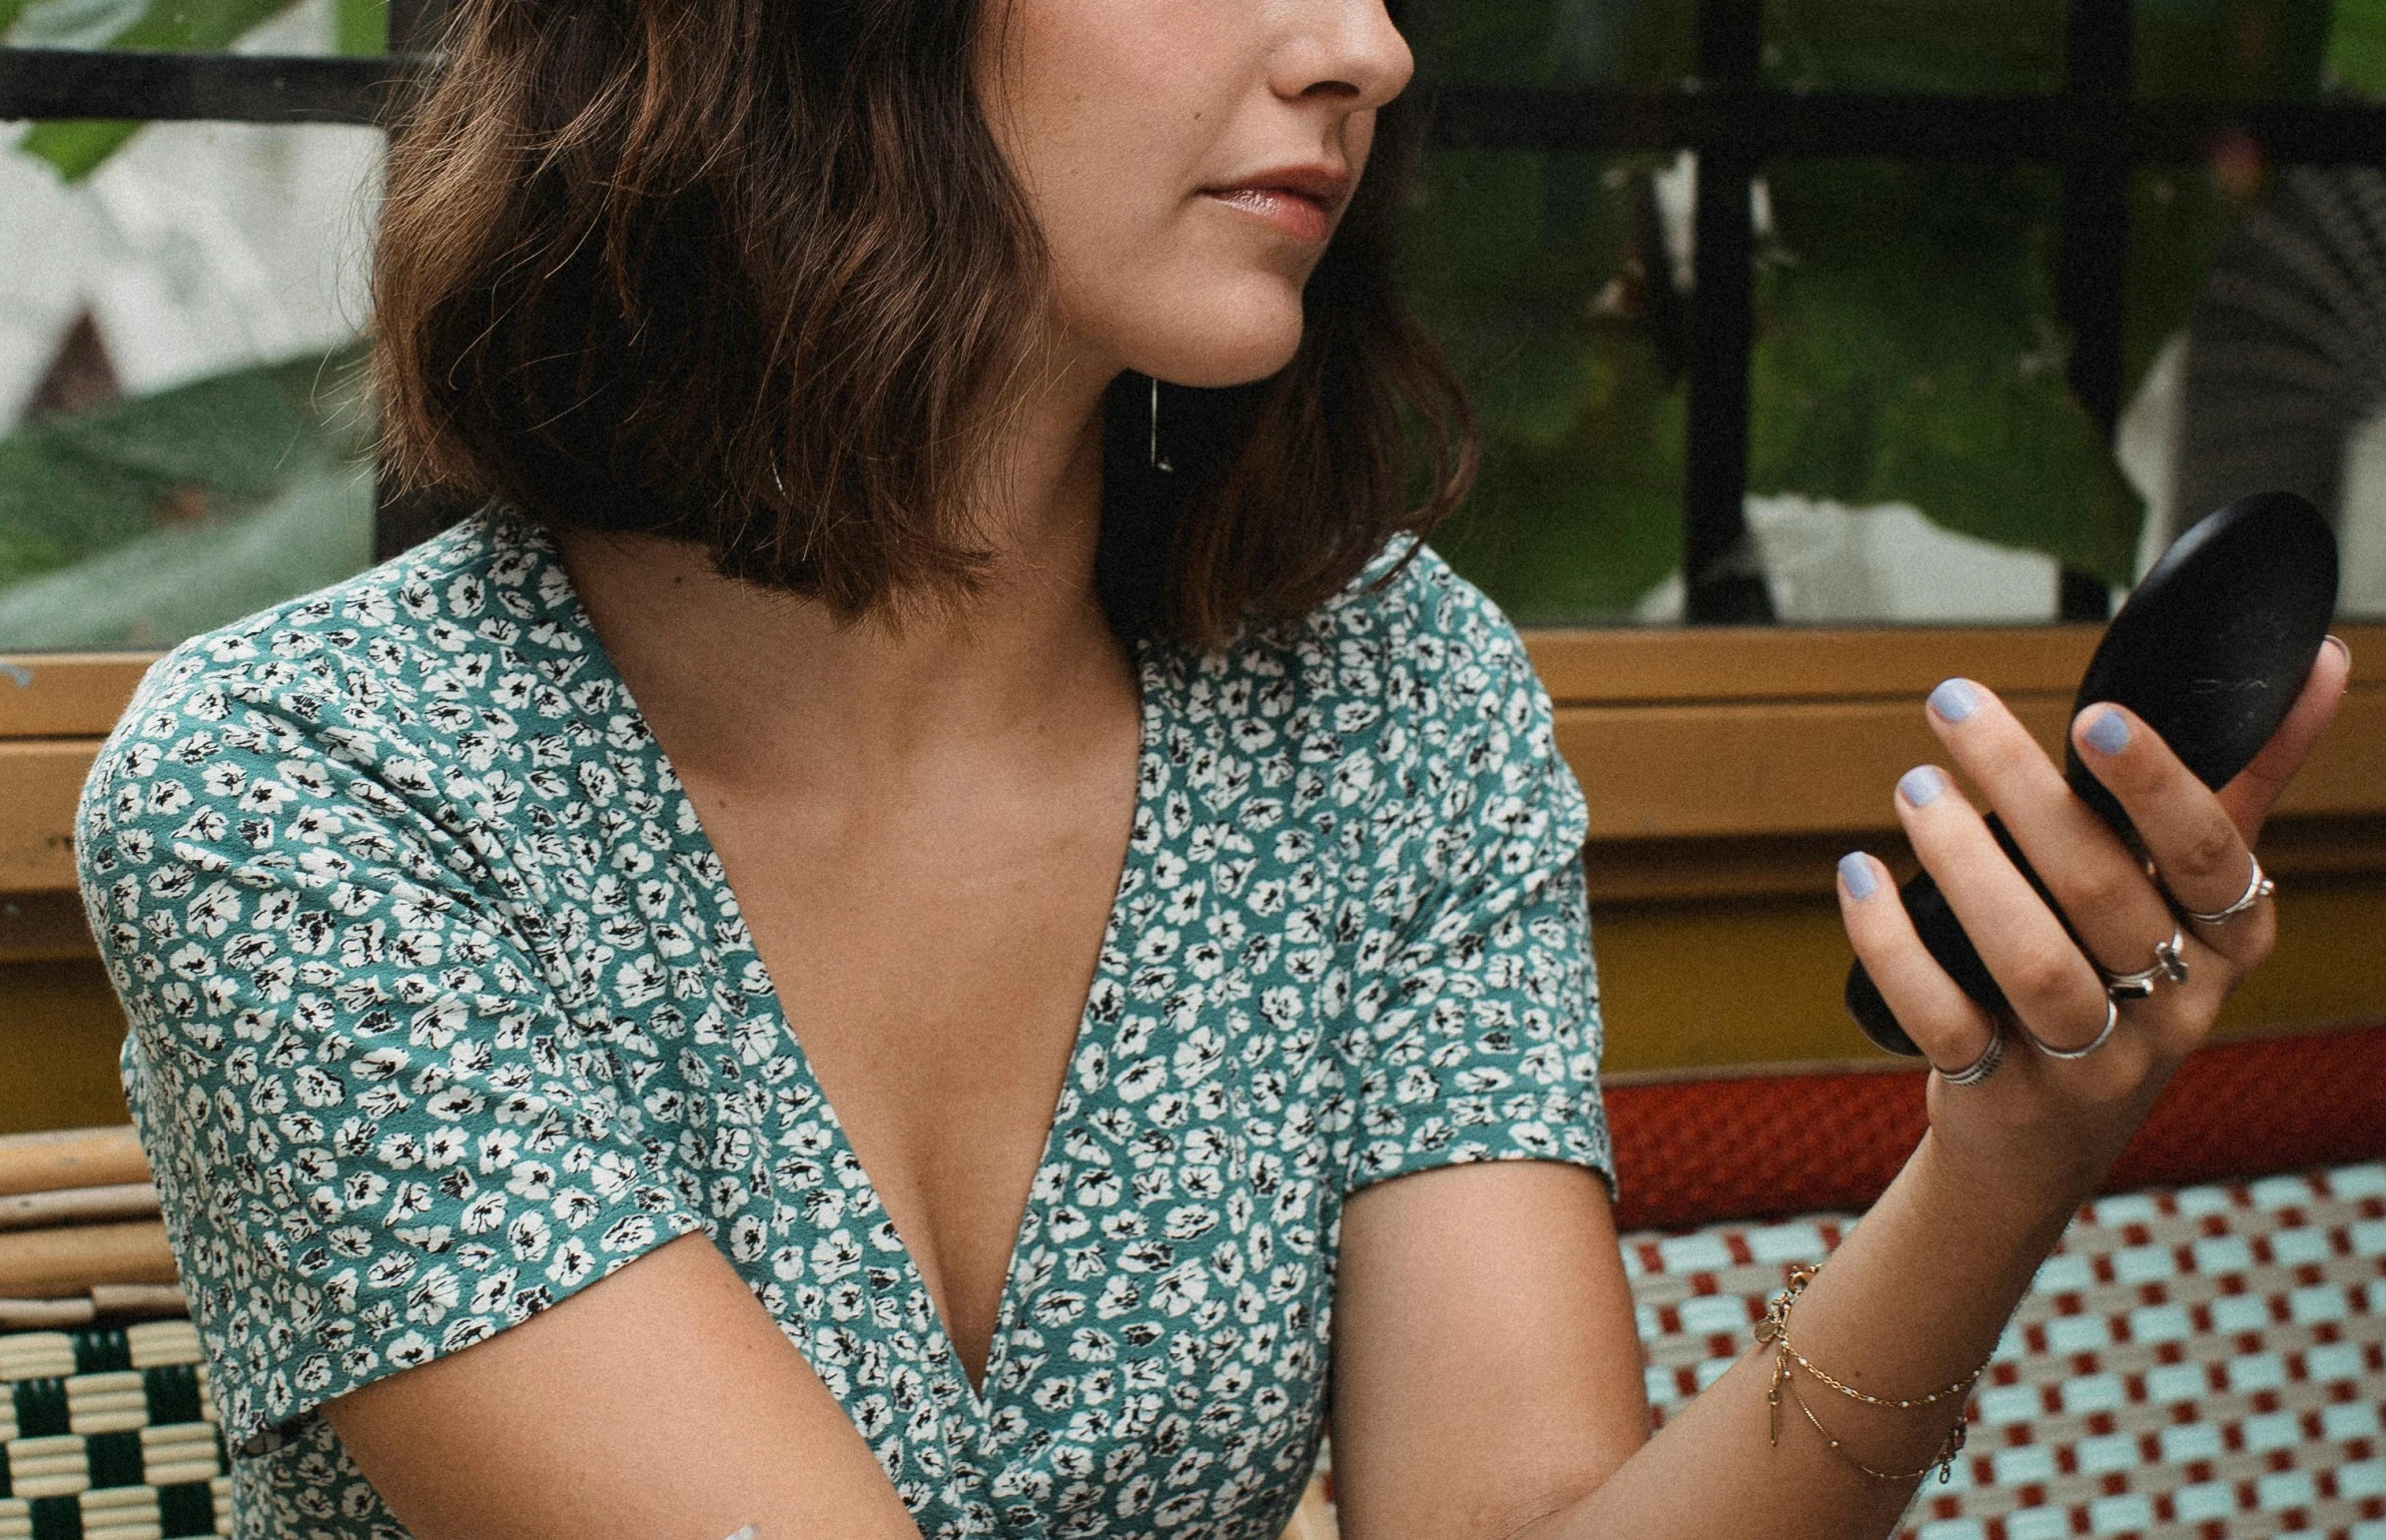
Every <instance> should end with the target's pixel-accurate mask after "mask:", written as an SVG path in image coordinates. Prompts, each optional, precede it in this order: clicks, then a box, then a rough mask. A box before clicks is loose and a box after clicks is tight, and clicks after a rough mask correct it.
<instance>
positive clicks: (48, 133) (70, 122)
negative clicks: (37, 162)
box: [17, 118, 141, 182]
mask: <svg viewBox="0 0 2386 1540" xmlns="http://www.w3.org/2000/svg"><path fill="white" fill-rule="evenodd" d="M140 132H141V125H140V124H138V123H123V122H117V121H114V120H111V119H104V118H63V119H59V118H54V119H51V120H50V121H48V122H45V123H36V124H35V125H33V127H32V128H31V129H30V130H28V131H27V132H26V134H25V136H24V137H23V138H22V139H19V140H18V141H17V148H18V149H19V150H21V151H23V152H24V153H26V154H27V155H31V156H35V157H38V158H39V159H41V160H45V161H48V162H49V163H50V165H51V166H52V167H53V168H55V169H56V170H57V172H58V175H59V176H60V177H62V178H64V179H65V180H67V181H69V182H80V181H82V180H83V179H84V178H85V177H88V176H90V175H91V174H92V173H93V172H95V171H97V170H99V168H100V165H101V163H103V162H104V161H106V160H107V159H108V157H109V156H111V155H114V154H115V153H116V152H117V151H119V150H121V149H123V148H124V146H125V142H126V141H127V140H130V139H131V138H132V137H133V136H134V135H135V134H138V133H140Z"/></svg>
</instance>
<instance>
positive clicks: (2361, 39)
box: [2328, 0, 2386, 101]
mask: <svg viewBox="0 0 2386 1540" xmlns="http://www.w3.org/2000/svg"><path fill="white" fill-rule="evenodd" d="M2328 75H2329V77H2330V78H2331V79H2332V80H2334V81H2335V82H2336V83H2337V84H2338V85H2340V86H2342V87H2343V88H2344V89H2346V90H2348V91H2353V92H2356V93H2358V94H2360V95H2362V96H2365V97H2369V98H2370V99H2372V100H2373V101H2374V100H2379V99H2386V0H2336V14H2335V17H2334V23H2333V25H2332V27H2331V28H2330V30H2329V33H2328Z"/></svg>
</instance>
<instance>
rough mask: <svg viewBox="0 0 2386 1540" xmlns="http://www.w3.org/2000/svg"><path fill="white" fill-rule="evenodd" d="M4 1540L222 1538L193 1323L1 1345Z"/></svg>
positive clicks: (217, 1467) (47, 1335) (211, 1420)
mask: <svg viewBox="0 0 2386 1540" xmlns="http://www.w3.org/2000/svg"><path fill="white" fill-rule="evenodd" d="M0 1388H4V1389H5V1390H6V1391H7V1396H6V1398H5V1399H4V1400H0V1436H4V1437H5V1457H4V1458H0V1540H174V1537H178V1536H190V1535H219V1534H230V1533H231V1523H230V1510H229V1507H228V1501H229V1483H228V1482H227V1481H226V1480H225V1479H224V1469H225V1457H224V1448H223V1442H222V1439H221V1437H220V1436H219V1434H218V1431H217V1428H216V1412H215V1403H214V1401H213V1400H212V1398H211V1397H210V1395H209V1393H208V1373H207V1368H206V1366H205V1365H204V1364H203V1363H201V1362H200V1352H199V1334H198V1332H197V1331H195V1330H194V1329H192V1326H191V1323H190V1322H189V1321H182V1320H167V1321H151V1322H148V1323H145V1324H142V1325H137V1326H130V1327H127V1328H125V1329H123V1330H117V1331H79V1332H72V1333H69V1332H63V1331H28V1332H18V1333H15V1334H12V1335H7V1336H0Z"/></svg>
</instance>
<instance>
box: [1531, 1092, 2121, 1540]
mask: <svg viewBox="0 0 2386 1540" xmlns="http://www.w3.org/2000/svg"><path fill="white" fill-rule="evenodd" d="M2082 1195H2084V1194H2082ZM2069 1216H2070V1205H2069V1204H2067V1203H2064V1202H2059V1201H2050V1200H2045V1199H2040V1200H2036V1201H2031V1200H2028V1199H2024V1198H2017V1197H2016V1196H2015V1195H2014V1193H2012V1192H2011V1191H1999V1190H1996V1189H1993V1188H1990V1187H1988V1186H1987V1185H1986V1184H1985V1183H1984V1182H1983V1181H1981V1180H1978V1179H1976V1178H1975V1177H1974V1176H1973V1175H1971V1174H1969V1173H1967V1172H1965V1171H1963V1170H1960V1169H1958V1168H1956V1164H1955V1162H1954V1161H1953V1160H1952V1159H1951V1158H1950V1157H1948V1156H1947V1155H1945V1154H1944V1152H1943V1151H1942V1149H1941V1148H1940V1147H1938V1146H1935V1145H1934V1144H1933V1143H1932V1142H1931V1141H1930V1140H1929V1139H1928V1138H1927V1137H1926V1139H1925V1141H1924V1143H1923V1145H1922V1146H1921V1147H1920V1148H1919V1149H1918V1150H1917V1151H1916V1152H1915V1155H1914V1157H1913V1158H1912V1159H1911V1160H1909V1161H1908V1162H1907V1165H1906V1168H1905V1170H1904V1171H1903V1172H1902V1173H1901V1174H1900V1175H1899V1177H1898V1179H1897V1181H1896V1182H1895V1183H1893V1184H1892V1185H1891V1187H1890V1189H1889V1191H1888V1192H1887V1193H1885V1194H1884V1195H1883V1197H1882V1198H1881V1201H1880V1202H1879V1203H1878V1204H1876V1205H1875V1206H1874V1207H1873V1209H1872V1211H1871V1212H1870V1213H1868V1214H1867V1215H1866V1216H1865V1218H1864V1221H1863V1222H1862V1223H1861V1224H1860V1225H1859V1226H1858V1227H1857V1228H1856V1230H1855V1231H1854V1232H1853V1233H1851V1234H1850V1235H1849V1236H1848V1238H1847V1240H1846V1242H1845V1243H1844V1244H1843V1245H1842V1246H1841V1247H1840V1249H1839V1251H1838V1253H1837V1254H1836V1255H1835V1256H1834V1257H1833V1258H1832V1260H1831V1263H1830V1265H1829V1266H1827V1267H1825V1268H1824V1269H1823V1271H1822V1273H1821V1275H1820V1276H1818V1277H1817V1278H1816V1279H1815V1280H1814V1282H1813V1283H1812V1284H1811V1285H1809V1286H1808V1288H1807V1289H1806V1291H1805V1292H1804V1294H1803V1295H1802V1296H1801V1297H1800V1299H1799V1302H1798V1304H1797V1307H1796V1310H1795V1314H1794V1317H1793V1319H1794V1332H1793V1339H1794V1341H1795V1343H1796V1345H1797V1348H1798V1351H1799V1352H1800V1353H1802V1354H1804V1355H1805V1356H1806V1357H1807V1358H1808V1359H1810V1360H1812V1361H1813V1362H1814V1363H1815V1364H1816V1365H1817V1366H1819V1367H1821V1368H1823V1369H1825V1370H1827V1371H1828V1372H1829V1373H1831V1374H1832V1375H1833V1376H1834V1377H1836V1378H1838V1379H1840V1380H1842V1381H1844V1382H1846V1383H1847V1384H1849V1385H1851V1386H1853V1387H1855V1388H1857V1389H1860V1390H1863V1391H1865V1392H1867V1393H1868V1394H1871V1395H1874V1396H1878V1397H1881V1398H1884V1399H1917V1398H1920V1397H1922V1396H1923V1395H1925V1394H1928V1393H1929V1392H1931V1391H1933V1390H1937V1389H1940V1388H1942V1387H1946V1386H1949V1385H1951V1384H1954V1383H1955V1382H1957V1381H1959V1380H1962V1379H1963V1378H1964V1377H1965V1376H1967V1375H1969V1374H1971V1373H1972V1372H1973V1371H1974V1370H1975V1369H1977V1368H1979V1367H1980V1366H1981V1364H1982V1363H1983V1362H1984V1361H1985V1360H1986V1359H1987V1358H1988V1354H1989V1353H1990V1352H1991V1351H1993V1349H1994V1347H1995V1345H1996V1340H1997V1337H1998V1335H1999V1334H2000V1333H2001V1332H2002V1331H2003V1329H2004V1323H2005V1321H2006V1319H2007V1318H2008V1317H2009V1316H2010V1315H2011V1313H2012V1311H2013V1307H2014V1306H2015V1304H2017V1303H2018V1302H2019V1300H2020V1298H2021V1295H2022V1292H2023V1291H2024V1290H2025V1289H2026V1288H2027V1287H2028V1286H2029V1281H2030V1278H2031V1276H2032V1275H2033V1274H2034V1273H2035V1271H2036V1269H2037V1266H2038V1263H2039V1262H2040V1261H2041V1260H2042V1259H2043V1258H2044V1256H2045V1255H2046V1253H2047V1252H2048V1251H2049V1250H2051V1249H2052V1248H2053V1245H2054V1242H2055V1240H2056V1239H2057V1237H2059V1236H2060V1234H2061V1232H2062V1227H2063V1224H2064V1222H2065V1221H2066V1220H2067V1219H2068V1218H2069ZM1773 1373H1774V1355H1773V1352H1772V1350H1771V1349H1770V1348H1769V1347H1768V1348H1765V1349H1763V1350H1756V1351H1751V1352H1750V1353H1749V1354H1748V1355H1746V1356H1745V1357H1743V1358H1742V1359H1741V1361H1740V1362H1739V1363H1737V1364H1735V1365H1734V1366H1733V1367H1732V1369H1731V1371H1730V1372H1729V1373H1727V1374H1726V1375H1725V1376H1724V1377H1723V1378H1721V1379H1719V1380H1717V1381H1716V1382H1715V1383H1714V1384H1713V1385H1711V1386H1710V1387H1708V1389H1707V1390H1706V1391H1705V1392H1704V1393H1703V1394H1701V1395H1700V1396H1699V1397H1698V1398H1697V1399H1696V1400H1694V1401H1693V1402H1691V1404H1690V1405H1689V1406H1688V1407H1687V1408H1686V1409H1685V1410H1684V1411H1683V1412H1682V1413H1681V1414H1680V1415H1678V1416H1676V1417H1675V1418H1673V1419H1672V1420H1671V1421H1670V1422H1668V1423H1667V1425H1666V1427H1665V1430H1664V1431H1663V1432H1662V1433H1660V1434H1659V1435H1658V1436H1657V1437H1656V1438H1654V1439H1652V1440H1651V1441H1650V1442H1649V1443H1648V1445H1646V1446H1645V1447H1644V1448H1642V1449H1641V1450H1640V1451H1639V1452H1637V1453H1636V1454H1634V1455H1633V1456H1632V1458H1630V1459H1629V1460H1627V1461H1625V1463H1624V1464H1623V1466H1622V1467H1621V1468H1619V1469H1618V1470H1617V1471H1616V1472H1615V1473H1614V1474H1613V1475H1612V1476H1610V1477H1609V1478H1608V1479H1607V1480H1606V1481H1605V1482H1603V1483H1602V1484H1601V1485H1600V1487H1599V1488H1598V1490H1597V1491H1595V1492H1593V1493H1592V1494H1591V1495H1590V1496H1588V1497H1587V1498H1585V1499H1583V1500H1582V1501H1581V1502H1579V1503H1577V1504H1575V1505H1573V1506H1572V1507H1570V1508H1568V1509H1566V1510H1565V1511H1563V1512H1561V1513H1558V1514H1554V1515H1552V1516H1550V1517H1549V1518H1547V1519H1545V1520H1543V1521H1541V1522H1539V1523H1537V1524H1535V1525H1533V1526H1531V1527H1530V1528H1529V1529H1526V1530H1525V1531H1523V1532H1521V1533H1520V1534H1519V1535H1518V1536H1517V1537H1516V1540H1593V1537H1597V1540H1612V1537H1621V1536H1632V1537H1634V1540H1643V1537H1656V1536H1677V1535H1678V1536H1684V1537H1689V1536H1698V1537H1702V1540H1711V1537H1715V1536H1733V1535H1763V1536H1765V1537H1767V1540H1806V1537H1812V1540H1849V1537H1854V1536H1870V1535H1886V1534H1888V1533H1889V1532H1890V1530H1891V1529H1892V1528H1893V1527H1894V1526H1895V1525H1896V1523H1897V1520H1898V1518H1899V1516H1900V1515H1901V1514H1902V1513H1903V1512H1904V1511H1905V1509H1906V1506H1907V1504H1908V1502H1909V1501H1910V1500H1911V1498H1912V1496H1913V1493H1914V1489H1915V1487H1916V1485H1917V1482H1916V1481H1914V1480H1904V1481H1897V1482H1886V1481H1880V1480H1876V1479H1874V1478H1873V1477H1871V1476H1868V1475H1866V1474H1864V1473H1863V1472H1861V1471H1859V1470H1857V1469H1856V1468H1855V1467H1854V1466H1853V1465H1851V1464H1850V1463H1849V1462H1848V1460H1846V1459H1844V1458H1842V1457H1841V1455H1839V1454H1835V1453H1834V1452H1833V1451H1832V1450H1831V1449H1830V1447H1829V1446H1828V1445H1827V1443H1826V1442H1825V1440H1824V1438H1823V1436H1822V1435H1821V1434H1819V1433H1818V1432H1817V1431H1816V1430H1815V1427H1814V1425H1813V1424H1812V1423H1810V1422H1809V1421H1808V1419H1807V1418H1806V1417H1805V1416H1804V1415H1802V1414H1801V1413H1800V1412H1799V1410H1798V1406H1797V1402H1796V1401H1794V1400H1793V1399H1791V1396H1790V1394H1789V1392H1788V1391H1786V1390H1785V1392H1784V1394H1783V1396H1782V1400H1781V1408H1780V1417H1779V1426H1780V1441H1779V1443H1778V1445H1776V1444H1775V1443H1774V1442H1773V1441H1772V1438H1771V1435H1770V1428H1771V1427H1772V1425H1773V1421H1774V1418H1773V1416H1772V1409H1771V1408H1770V1407H1769V1405H1768V1402H1767V1394H1768V1391H1769V1389H1770V1388H1771V1384H1772V1379H1773ZM1792 1373H1793V1378H1792V1385H1791V1388H1792V1389H1794V1390H1795V1392H1796V1394H1797V1396H1798V1397H1800V1398H1802V1399H1803V1400H1804V1401H1805V1403H1806V1405H1807V1406H1809V1407H1811V1408H1812V1409H1813V1412H1814V1415H1815V1417H1816V1418H1817V1419H1819V1420H1820V1421H1821V1423H1822V1425H1823V1426H1824V1427H1825V1428H1828V1429H1829V1430H1830V1432H1831V1435H1832V1436H1833V1437H1835V1438H1837V1439H1839V1440H1840V1441H1841V1443H1842V1444H1843V1445H1844V1446H1845V1450H1846V1453H1847V1454H1849V1455H1852V1456H1853V1457H1854V1458H1855V1459H1858V1460H1861V1461H1863V1462H1864V1463H1865V1464H1867V1465H1870V1466H1872V1467H1873V1468H1874V1469H1876V1470H1885V1471H1913V1470H1918V1469H1920V1468H1922V1467H1923V1466H1924V1465H1926V1464H1928V1463H1929V1462H1931V1461H1932V1460H1933V1458H1934V1457H1935V1456H1936V1455H1937V1454H1938V1452H1939V1450H1940V1448H1941V1447H1942V1445H1943V1444H1944V1442H1945V1440H1946V1438H1947V1435H1948V1432H1949V1430H1950V1428H1951V1427H1953V1425H1954V1423H1955V1421H1956V1418H1957V1417H1958V1416H1960V1415H1962V1410H1961V1407H1962V1403H1963V1401H1964V1399H1965V1398H1964V1397H1961V1396H1956V1397H1950V1398H1948V1399H1946V1400H1943V1401H1941V1402H1939V1403H1937V1404H1935V1405H1932V1406H1928V1407H1923V1408H1919V1409H1914V1410H1896V1409H1889V1408H1876V1407H1872V1406H1868V1405H1865V1404H1863V1403H1861V1402H1858V1401H1855V1400H1852V1399H1850V1398H1848V1397H1846V1396H1844V1395H1840V1394H1838V1393H1836V1392H1834V1391H1832V1390H1831V1389H1829V1388H1827V1387H1825V1386H1824V1385H1822V1384H1820V1383H1818V1382H1816V1381H1815V1380H1813V1379H1812V1378H1810V1377H1809V1376H1808V1375H1807V1374H1806V1373H1805V1372H1803V1371H1799V1370H1793V1371H1792Z"/></svg>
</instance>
